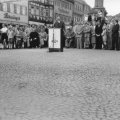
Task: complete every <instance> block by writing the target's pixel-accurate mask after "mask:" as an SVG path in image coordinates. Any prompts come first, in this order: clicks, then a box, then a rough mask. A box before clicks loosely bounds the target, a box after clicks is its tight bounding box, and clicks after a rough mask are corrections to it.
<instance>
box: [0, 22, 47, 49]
mask: <svg viewBox="0 0 120 120" xmlns="http://www.w3.org/2000/svg"><path fill="white" fill-rule="evenodd" d="M0 44H1V46H0V48H3V49H14V48H36V47H38V48H42V47H47V46H48V28H47V27H46V25H40V26H38V25H26V26H25V25H24V26H23V25H5V24H3V25H2V28H1V30H0Z"/></svg>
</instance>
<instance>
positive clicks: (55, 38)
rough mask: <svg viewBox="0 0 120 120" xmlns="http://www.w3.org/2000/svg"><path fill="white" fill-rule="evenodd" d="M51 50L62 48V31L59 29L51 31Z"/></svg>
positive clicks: (51, 29)
mask: <svg viewBox="0 0 120 120" xmlns="http://www.w3.org/2000/svg"><path fill="white" fill-rule="evenodd" d="M49 48H52V49H60V48H61V29H59V28H50V29H49Z"/></svg>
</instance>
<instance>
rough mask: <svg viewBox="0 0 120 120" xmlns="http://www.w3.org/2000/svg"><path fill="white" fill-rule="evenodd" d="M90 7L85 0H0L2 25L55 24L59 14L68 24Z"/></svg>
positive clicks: (0, 21)
mask: <svg viewBox="0 0 120 120" xmlns="http://www.w3.org/2000/svg"><path fill="white" fill-rule="evenodd" d="M90 9H91V8H90V6H89V5H88V4H87V3H86V2H85V1H84V0H0V25H1V24H2V23H8V24H10V23H13V24H21V25H25V24H37V25H40V24H53V23H54V20H55V19H56V17H57V16H60V17H61V19H62V20H63V21H64V22H65V23H66V24H69V23H76V22H79V21H81V20H83V19H84V16H85V15H87V13H88V12H89V11H90Z"/></svg>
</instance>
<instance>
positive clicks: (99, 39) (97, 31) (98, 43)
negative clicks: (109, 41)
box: [95, 20, 102, 49]
mask: <svg viewBox="0 0 120 120" xmlns="http://www.w3.org/2000/svg"><path fill="white" fill-rule="evenodd" d="M101 34H102V25H101V22H100V20H98V21H97V25H96V27H95V36H96V49H102V35H101Z"/></svg>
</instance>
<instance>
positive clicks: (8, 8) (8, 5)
mask: <svg viewBox="0 0 120 120" xmlns="http://www.w3.org/2000/svg"><path fill="white" fill-rule="evenodd" d="M7 12H10V3H7Z"/></svg>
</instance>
